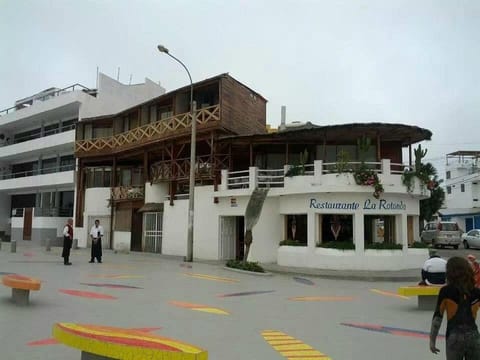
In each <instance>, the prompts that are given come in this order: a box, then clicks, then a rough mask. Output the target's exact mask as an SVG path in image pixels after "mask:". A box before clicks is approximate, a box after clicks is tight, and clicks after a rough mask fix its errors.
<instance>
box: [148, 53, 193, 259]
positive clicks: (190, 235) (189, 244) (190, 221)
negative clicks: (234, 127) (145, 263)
mask: <svg viewBox="0 0 480 360" xmlns="http://www.w3.org/2000/svg"><path fill="white" fill-rule="evenodd" d="M157 48H158V51H160V52H162V53H164V54H167V55H168V56H170V57H171V58H172V59H174V60H175V61H177V62H178V63H179V64H180V65H182V66H183V68H184V69H185V70H186V71H187V74H188V78H189V79H190V118H191V119H192V137H191V139H190V184H189V190H188V235H187V256H186V257H185V261H188V262H192V261H193V220H194V208H195V167H196V161H195V157H196V154H195V153H196V143H197V120H196V116H195V113H196V110H197V109H196V107H197V103H196V102H195V101H193V82H192V77H191V76H190V71H188V69H187V67H186V66H185V64H184V63H183V62H181V61H180V60H179V59H177V58H176V57H175V56H173V55H172V54H170V52H169V51H168V49H167V48H166V47H165V46H163V45H158V46H157Z"/></svg>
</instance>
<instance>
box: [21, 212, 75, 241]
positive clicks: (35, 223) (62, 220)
mask: <svg viewBox="0 0 480 360" xmlns="http://www.w3.org/2000/svg"><path fill="white" fill-rule="evenodd" d="M34 215H35V214H34ZM21 219H23V218H21ZM67 220H68V217H35V216H33V218H32V228H33V229H57V237H62V236H63V228H64V227H65V224H66V223H67ZM20 227H21V228H23V222H22V226H20Z"/></svg>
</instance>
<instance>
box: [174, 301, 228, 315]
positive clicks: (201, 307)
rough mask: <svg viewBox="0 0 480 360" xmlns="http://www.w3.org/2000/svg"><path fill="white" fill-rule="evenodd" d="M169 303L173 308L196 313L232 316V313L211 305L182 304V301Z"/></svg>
mask: <svg viewBox="0 0 480 360" xmlns="http://www.w3.org/2000/svg"><path fill="white" fill-rule="evenodd" d="M168 303H169V304H171V305H173V306H177V307H181V308H186V309H190V310H195V311H202V312H207V313H211V314H217V315H230V313H228V312H227V311H225V310H222V309H220V308H217V307H213V306H209V305H201V304H192V303H188V302H182V301H169V302H168Z"/></svg>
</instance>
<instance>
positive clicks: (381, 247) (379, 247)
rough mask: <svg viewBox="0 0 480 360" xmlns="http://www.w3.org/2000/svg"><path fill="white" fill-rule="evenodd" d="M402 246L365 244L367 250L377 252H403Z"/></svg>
mask: <svg viewBox="0 0 480 360" xmlns="http://www.w3.org/2000/svg"><path fill="white" fill-rule="evenodd" d="M402 248H403V246H402V244H389V243H372V244H365V249H375V250H402Z"/></svg>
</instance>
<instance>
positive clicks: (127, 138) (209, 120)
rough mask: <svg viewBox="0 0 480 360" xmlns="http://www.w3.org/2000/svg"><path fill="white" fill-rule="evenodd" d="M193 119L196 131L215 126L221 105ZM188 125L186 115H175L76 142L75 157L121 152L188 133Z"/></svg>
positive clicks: (187, 114)
mask: <svg viewBox="0 0 480 360" xmlns="http://www.w3.org/2000/svg"><path fill="white" fill-rule="evenodd" d="M196 120H197V129H198V130H201V129H202V128H207V127H210V126H215V125H216V123H218V122H219V121H220V105H214V106H210V107H207V108H203V109H200V110H197V112H196ZM191 126H192V117H191V115H190V113H189V112H188V113H183V114H177V115H174V116H172V117H169V118H166V119H162V120H160V121H156V122H154V123H151V124H147V125H143V126H140V127H137V128H135V129H132V130H130V131H126V132H124V133H121V134H117V135H113V136H108V137H103V138H96V139H90V140H77V141H76V142H75V155H76V156H88V155H96V154H99V153H105V152H108V153H112V152H113V153H116V152H121V151H123V150H127V149H130V148H132V147H135V146H138V145H140V144H142V145H143V144H147V143H150V142H154V141H158V140H164V139H168V138H172V137H176V136H181V135H186V134H189V133H190V128H191Z"/></svg>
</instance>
